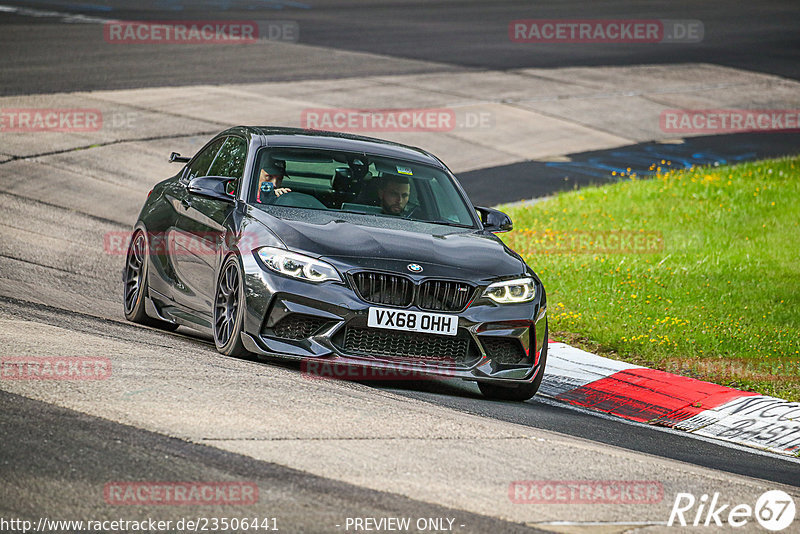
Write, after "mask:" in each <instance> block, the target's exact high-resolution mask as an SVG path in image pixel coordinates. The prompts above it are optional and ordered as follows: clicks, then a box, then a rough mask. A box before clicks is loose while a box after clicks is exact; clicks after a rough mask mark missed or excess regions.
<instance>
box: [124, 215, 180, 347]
mask: <svg viewBox="0 0 800 534" xmlns="http://www.w3.org/2000/svg"><path fill="white" fill-rule="evenodd" d="M147 250H148V248H147V238H146V237H145V234H144V232H143V231H141V230H137V231H136V232H134V234H133V237H132V238H131V242H130V244H129V245H128V252H127V254H126V255H125V269H124V270H123V274H122V280H123V287H122V306H123V310H124V312H125V318H126V319H127V320H129V321H132V322H134V323H139V324H143V325H147V326H152V327H154V328H161V329H163V330H169V331H172V330H175V329H177V328H178V326H179V325H177V324H175V323H169V322H167V321H162V320H160V319H154V318H152V317H150V316H149V315H147V312H145V308H144V299H145V297H146V296H147Z"/></svg>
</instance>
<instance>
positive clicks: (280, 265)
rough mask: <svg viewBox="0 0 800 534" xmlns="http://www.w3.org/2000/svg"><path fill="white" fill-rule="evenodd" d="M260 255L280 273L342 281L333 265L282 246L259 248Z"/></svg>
mask: <svg viewBox="0 0 800 534" xmlns="http://www.w3.org/2000/svg"><path fill="white" fill-rule="evenodd" d="M258 256H259V257H260V258H261V260H262V261H263V262H264V264H265V265H266V266H267V267H269V268H270V269H271V270H273V271H275V272H276V273H278V274H282V275H285V276H290V277H292V278H298V279H300V280H306V281H307V282H324V281H326V280H333V281H334V282H341V281H342V278H341V277H340V276H339V273H338V272H337V271H336V269H335V268H334V267H333V265H330V264H328V263H325V262H324V261H320V260H318V259H315V258H311V257H309V256H304V255H302V254H298V253H296V252H289V251H288V250H284V249H281V248H273V247H263V248H260V249H258Z"/></svg>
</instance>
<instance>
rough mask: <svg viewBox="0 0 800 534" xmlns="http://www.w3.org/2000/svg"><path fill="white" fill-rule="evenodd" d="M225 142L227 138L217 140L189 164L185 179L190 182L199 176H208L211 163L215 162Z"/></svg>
mask: <svg viewBox="0 0 800 534" xmlns="http://www.w3.org/2000/svg"><path fill="white" fill-rule="evenodd" d="M224 142H225V138H222V139H217V140H216V141H214V142H213V143H211V144H210V145H208V146H207V147H206V148H204V149H203V150H201V151H200V152H199V153H198V154H197V156H195V158H194V160H193V161H192V162H191V163H190V164H189V168H188V169H186V173H185V174H184V175H183V176H184V179H185V180H187V181H188V180H191V179H192V178H197V177H198V176H208V168H209V167H210V166H211V162H212V161H214V157H215V156H216V155H217V152H219V148H220V147H221V146H222V143H224Z"/></svg>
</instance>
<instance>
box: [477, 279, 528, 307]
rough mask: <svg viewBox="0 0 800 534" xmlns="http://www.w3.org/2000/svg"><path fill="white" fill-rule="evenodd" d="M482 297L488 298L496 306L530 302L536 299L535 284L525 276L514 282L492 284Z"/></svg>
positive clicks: (504, 281) (506, 281)
mask: <svg viewBox="0 0 800 534" xmlns="http://www.w3.org/2000/svg"><path fill="white" fill-rule="evenodd" d="M483 296H484V297H489V298H490V299H492V300H493V301H495V302H496V303H498V304H517V303H520V302H530V301H532V300H533V299H534V298H536V282H535V281H534V280H533V278H530V277H527V276H526V277H525V278H517V279H516V280H503V281H502V282H494V283H493V284H490V285H489V287H487V288H486V290H485V291H484V292H483Z"/></svg>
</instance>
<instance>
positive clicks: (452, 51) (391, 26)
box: [0, 0, 800, 95]
mask: <svg viewBox="0 0 800 534" xmlns="http://www.w3.org/2000/svg"><path fill="white" fill-rule="evenodd" d="M0 5H7V6H23V7H25V8H32V9H37V10H42V11H51V12H57V13H58V12H62V13H69V14H75V13H82V14H85V15H87V16H92V17H99V18H119V19H127V20H165V19H173V20H174V19H177V20H191V19H198V18H199V19H206V20H207V19H212V20H216V19H229V20H242V19H244V20H253V19H257V20H290V21H295V22H297V24H298V25H299V28H300V33H299V40H298V43H300V44H303V45H310V46H312V47H318V48H319V49H324V50H330V49H334V50H340V51H349V52H368V53H371V54H380V55H385V56H390V57H392V58H394V59H395V61H393V62H385V61H374V60H370V59H365V60H363V61H340V60H339V59H340V58H337V57H332V56H331V55H330V54H325V53H320V52H319V51H318V50H317V51H315V50H313V49H305V50H290V49H286V50H283V51H281V53H279V54H275V53H271V50H270V49H269V48H268V47H266V45H263V46H259V45H256V46H251V45H248V46H230V47H224V46H223V47H208V46H204V45H199V46H197V45H171V46H170V45H167V46H166V49H165V48H164V47H158V45H155V46H156V47H154V45H137V46H124V45H122V46H120V45H115V46H111V47H109V46H103V45H104V41H103V33H102V28H101V27H99V26H97V25H93V24H81V23H70V24H63V23H61V18H59V17H58V16H55V17H51V16H38V17H31V16H19V15H14V14H8V13H6V14H3V13H0V24H2V29H3V32H2V34H0V50H3V52H4V53H3V54H2V55H0V72H2V73H3V74H2V83H0V94H5V95H8V94H31V93H42V92H57V91H76V90H91V89H121V88H136V87H161V86H184V85H195V84H204V83H210V84H214V83H231V82H232V81H235V82H237V83H247V82H256V81H284V80H299V79H314V78H319V79H331V78H344V77H352V76H368V75H376V74H400V73H410V72H442V71H447V70H465V69H470V70H471V69H479V70H481V69H492V70H505V69H512V68H523V67H540V68H553V67H568V66H597V65H639V64H653V65H659V64H672V63H715V64H719V65H726V66H731V67H736V68H741V69H744V70H749V71H756V72H765V73H770V74H777V75H780V76H784V77H787V78H794V79H798V78H800V17H798V16H797V4H796V3H795V2H792V1H791V0H783V1H781V0H765V1H761V2H757V3H747V2H736V3H735V8H732V7H731V3H730V2H728V1H726V0H713V1H704V2H693V1H690V0H680V1H669V2H657V3H654V2H651V1H630V2H625V1H617V2H591V1H586V0H576V1H553V2H535V3H532V2H529V1H525V0H518V1H511V2H509V1H499V2H486V1H482V0H471V1H469V0H438V1H431V2H395V1H390V0H377V1H337V0H321V1H314V2H310V1H309V2H293V1H292V2H290V1H279V0H274V1H273V0H270V1H262V2H257V1H237V0H227V1H201V2H183V1H180V0H174V1H173V0H160V1H149V2H138V1H124V0H123V1H114V2H88V1H73V0H64V1H39V0H36V1H29V2H13V1H4V2H0ZM594 18H601V19H675V20H699V21H701V22H702V23H703V27H704V30H705V32H704V38H703V41H701V42H699V43H674V44H646V45H641V44H618V43H614V44H600V45H598V44H586V43H578V44H537V45H531V44H519V43H513V42H511V41H510V39H509V37H508V24H509V22H510V21H512V20H516V19H594ZM157 52H160V53H159V54H158V56H157V57H158V61H153V58H154V54H156V53H157ZM624 83H625V80H624V79H621V80H620V85H621V86H624Z"/></svg>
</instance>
